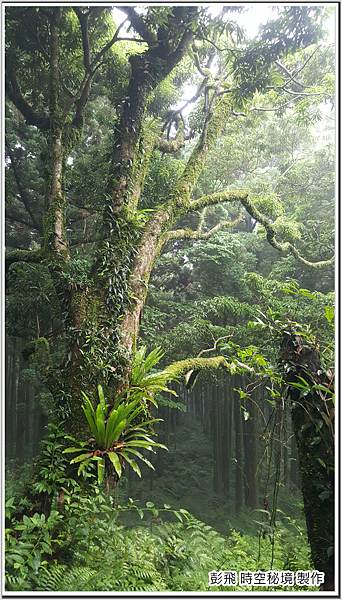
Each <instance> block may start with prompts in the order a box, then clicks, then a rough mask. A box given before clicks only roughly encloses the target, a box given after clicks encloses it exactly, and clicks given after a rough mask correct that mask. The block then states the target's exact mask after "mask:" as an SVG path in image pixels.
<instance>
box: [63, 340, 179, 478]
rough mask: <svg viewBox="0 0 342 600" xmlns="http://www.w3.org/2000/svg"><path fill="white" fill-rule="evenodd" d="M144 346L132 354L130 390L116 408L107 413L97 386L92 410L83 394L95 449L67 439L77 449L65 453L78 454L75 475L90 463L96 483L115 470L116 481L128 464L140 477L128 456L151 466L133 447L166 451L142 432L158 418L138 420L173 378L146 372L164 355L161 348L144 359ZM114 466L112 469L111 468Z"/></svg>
mask: <svg viewBox="0 0 342 600" xmlns="http://www.w3.org/2000/svg"><path fill="white" fill-rule="evenodd" d="M145 354H146V347H144V346H142V347H141V349H140V350H138V351H137V352H136V354H135V357H134V361H133V364H132V369H131V381H130V387H129V388H128V389H125V390H123V391H122V392H121V393H120V394H119V395H118V396H117V398H116V399H115V407H114V408H112V409H111V410H110V412H109V405H108V404H106V403H105V398H104V393H103V389H102V387H101V386H100V385H98V395H99V404H98V405H97V408H96V411H95V410H94V408H93V406H92V404H91V402H90V400H89V398H88V397H87V396H86V394H84V392H83V396H84V401H85V406H83V407H82V408H83V410H84V413H85V416H86V418H87V421H88V423H89V426H90V429H91V432H92V435H93V436H94V439H92V440H89V442H90V441H91V442H94V444H95V447H93V445H90V444H89V442H79V441H77V440H75V439H74V438H71V437H70V436H67V437H68V439H71V440H72V441H74V442H75V443H78V446H79V447H71V448H67V449H66V450H64V452H81V453H82V454H79V455H78V456H77V457H75V458H74V459H72V461H71V464H72V463H80V466H79V468H78V473H79V474H80V473H81V472H82V471H84V470H85V468H86V467H88V465H89V464H90V463H91V462H92V461H96V462H97V474H98V482H99V484H100V483H101V482H102V481H103V478H104V475H105V474H106V475H107V477H109V475H110V473H111V472H112V469H113V467H114V474H115V475H116V476H117V478H120V477H121V474H122V465H123V462H124V461H127V462H128V463H129V464H130V465H131V467H132V469H133V470H134V471H135V472H136V473H137V474H138V475H139V477H141V472H140V469H139V467H138V465H137V464H136V462H135V460H134V458H132V457H131V456H128V454H133V455H134V456H137V457H138V458H140V460H142V461H143V462H145V463H146V464H147V465H148V466H149V467H151V468H152V469H153V468H154V467H153V465H152V464H151V463H150V462H149V461H148V460H147V459H146V458H144V457H143V456H142V454H141V453H140V452H139V451H138V450H137V449H136V448H144V449H145V450H149V451H151V452H152V451H153V448H152V447H158V448H165V449H167V448H166V447H165V446H164V445H162V444H157V443H156V442H154V441H153V440H152V439H151V438H150V437H148V435H146V433H147V431H146V429H144V427H145V426H147V425H148V426H150V425H152V423H155V422H157V421H158V420H160V419H149V418H148V419H147V420H146V419H144V418H143V419H142V420H141V419H140V418H139V417H140V415H143V416H145V415H146V408H147V414H148V410H149V407H148V404H147V403H148V402H154V403H155V404H156V402H155V400H154V399H153V396H154V394H155V393H157V392H162V391H167V392H171V393H173V394H175V395H176V393H175V392H173V391H172V390H169V389H168V388H167V386H166V382H167V381H168V380H169V379H172V376H171V375H170V373H169V372H168V371H167V370H166V371H162V372H159V373H150V374H148V372H149V371H150V370H151V369H152V368H153V367H154V365H156V363H157V362H159V360H160V358H161V357H162V355H163V353H162V352H161V350H160V348H156V349H155V350H153V351H152V352H151V353H150V354H149V355H148V356H147V357H146V358H145ZM111 464H112V465H113V467H112V466H111Z"/></svg>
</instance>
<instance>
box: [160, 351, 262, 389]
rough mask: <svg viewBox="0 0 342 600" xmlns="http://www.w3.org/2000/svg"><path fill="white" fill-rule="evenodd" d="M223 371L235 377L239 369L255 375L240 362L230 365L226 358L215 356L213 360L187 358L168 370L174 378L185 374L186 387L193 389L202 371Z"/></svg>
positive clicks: (172, 365) (170, 366) (173, 364)
mask: <svg viewBox="0 0 342 600" xmlns="http://www.w3.org/2000/svg"><path fill="white" fill-rule="evenodd" d="M215 369H223V370H224V371H225V372H226V373H228V374H229V375H234V373H236V372H237V371H238V369H244V370H247V371H248V372H249V373H251V374H253V373H254V370H253V369H251V368H250V367H248V366H247V365H245V364H243V363H240V362H235V363H234V362H233V363H229V362H227V360H226V359H225V358H224V356H213V357H211V358H187V359H185V360H179V361H177V362H175V363H172V364H171V365H169V366H168V367H167V369H166V371H168V372H169V373H170V375H171V376H172V377H179V376H181V375H184V374H185V382H186V387H187V388H188V389H191V388H192V387H193V386H194V384H195V381H196V379H197V376H198V375H199V373H200V372H201V371H212V370H215Z"/></svg>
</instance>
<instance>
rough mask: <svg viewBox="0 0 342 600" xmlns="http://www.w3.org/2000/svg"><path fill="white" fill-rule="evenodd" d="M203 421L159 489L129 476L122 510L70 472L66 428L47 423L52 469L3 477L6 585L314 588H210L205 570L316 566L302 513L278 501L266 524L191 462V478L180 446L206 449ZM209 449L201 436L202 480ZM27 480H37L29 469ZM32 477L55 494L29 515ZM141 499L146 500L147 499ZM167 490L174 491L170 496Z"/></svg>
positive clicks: (186, 433) (188, 429)
mask: <svg viewBox="0 0 342 600" xmlns="http://www.w3.org/2000/svg"><path fill="white" fill-rule="evenodd" d="M197 425H199V424H198V423H197V424H196V422H191V423H190V422H189V420H188V419H185V424H183V426H182V427H181V428H180V429H179V432H178V435H180V436H181V439H183V440H186V442H185V441H183V448H182V444H181V443H180V442H178V446H177V451H173V452H172V459H171V460H170V461H169V464H168V463H167V462H165V471H164V474H163V477H161V478H159V482H158V486H157V485H156V486H155V487H156V489H157V491H156V492H153V490H152V491H150V492H149V491H148V490H147V489H144V493H143V494H142V493H141V489H140V490H139V488H138V487H137V486H134V484H132V483H131V484H129V482H128V479H125V478H123V480H122V482H121V483H120V487H119V494H118V496H119V497H118V501H119V505H118V507H117V508H113V506H115V502H116V499H115V497H114V496H113V495H112V494H110V495H109V497H108V498H107V497H106V490H105V485H104V484H101V486H99V485H98V484H97V483H96V484H95V483H93V482H92V483H89V482H90V481H91V480H92V478H91V477H88V478H86V479H85V480H84V485H83V487H82V485H80V484H79V483H76V481H75V480H74V479H73V478H72V477H70V476H67V475H66V471H65V465H66V459H65V455H63V453H62V450H63V447H64V443H65V442H64V440H63V434H62V433H61V431H60V430H59V429H58V428H56V427H54V426H53V427H50V434H49V436H50V437H49V436H47V437H46V438H45V441H44V442H43V445H44V448H45V450H44V452H45V456H46V463H47V464H52V463H53V464H54V468H53V469H50V470H49V472H47V469H45V471H44V465H42V467H40V471H39V475H38V477H37V478H36V481H35V482H34V483H33V484H32V483H31V484H26V485H23V483H22V482H23V481H24V480H25V477H24V476H23V473H20V474H18V475H19V477H18V479H16V478H15V477H12V478H10V477H8V478H7V489H6V498H7V502H6V530H5V534H6V555H5V557H6V590H8V591H33V590H34V591H66V590H67V591H149V592H158V591H174V592H176V591H213V592H214V591H235V590H236V591H244V590H245V591H246V590H249V591H252V590H253V589H254V590H257V591H262V590H265V591H274V590H278V591H284V590H287V591H291V590H295V589H297V590H301V591H317V590H318V589H319V588H317V587H315V586H296V585H294V586H280V585H277V586H267V587H266V586H265V587H264V586H258V587H256V586H255V587H254V588H253V586H238V585H236V586H234V585H231V586H229V587H227V586H223V585H221V586H214V585H210V586H209V575H208V574H209V572H212V571H236V572H237V573H239V572H240V571H248V570H249V571H252V572H256V571H263V572H266V571H270V570H272V571H279V572H280V571H287V570H289V571H293V572H294V573H295V572H296V571H298V570H301V571H310V570H312V565H311V563H310V547H309V544H308V541H307V536H306V529H305V521H304V518H303V517H302V516H301V515H300V514H299V517H298V518H294V517H293V516H289V515H287V514H286V513H285V512H284V511H283V510H281V509H278V512H277V515H278V516H277V519H276V522H275V527H274V529H273V530H272V531H267V528H266V527H265V526H264V527H263V526H262V516H260V515H261V513H262V511H261V512H259V513H258V512H257V511H252V510H249V509H244V508H242V509H241V511H240V513H239V514H238V515H234V513H233V510H232V507H231V505H230V504H229V502H228V503H220V504H218V503H216V502H215V498H214V497H213V498H212V497H211V496H210V494H211V495H212V492H210V491H209V490H207V491H206V489H205V486H204V485H203V488H202V490H200V489H199V488H200V485H199V481H201V479H200V478H199V474H198V472H197V470H195V471H194V470H193V469H192V473H193V477H190V476H189V472H185V470H186V469H188V470H189V469H190V468H191V461H189V460H185V456H186V455H185V454H184V456H183V452H184V444H187V445H189V444H191V445H193V451H194V452H197V451H200V446H201V440H200V438H199V436H198V434H199V431H198V428H197ZM196 440H197V445H196ZM207 450H208V448H206V445H205V444H204V445H203V448H202V452H203V454H206V456H207V464H206V463H205V462H203V463H202V465H203V475H204V477H205V478H206V477H207V475H208V473H207V471H209V470H210V459H209V458H208V452H207ZM52 456H53V461H51V457H52ZM197 464H198V463H197ZM186 465H187V466H186ZM45 467H46V465H45ZM175 471H176V472H178V481H179V485H178V488H177V487H176V483H177V481H176V479H177V477H175ZM12 473H13V471H12ZM28 474H29V475H30V473H29V472H28ZM89 475H90V473H89ZM62 479H63V481H61V480H62ZM29 480H31V481H32V478H30V477H26V481H29ZM87 480H88V481H87ZM19 481H20V482H21V483H20V484H19V483H18V482H19ZM172 482H173V483H174V485H173V487H172ZM184 482H186V493H185V491H184V489H182V486H183V488H184ZM30 485H34V486H35V487H36V489H38V488H39V489H40V490H41V492H42V493H43V491H44V490H46V491H47V490H48V487H49V486H50V488H49V490H50V492H51V491H53V492H54V496H53V501H52V504H51V506H50V508H49V510H48V512H47V513H46V514H44V512H43V513H42V512H40V514H39V513H38V512H33V514H32V506H31V505H30V500H29V492H30ZM59 486H60V489H59V491H57V489H58V487H59ZM145 487H147V485H146V486H145ZM177 489H178V491H177ZM168 490H169V491H168ZM130 491H136V492H137V495H138V496H141V500H139V499H134V500H133V498H129V497H128V494H129V493H130ZM25 494H26V495H25ZM61 494H62V497H61ZM209 496H210V498H209ZM145 497H147V498H148V497H149V498H150V499H149V500H147V501H145ZM162 498H163V500H162ZM165 498H170V504H168V503H166V502H165ZM191 498H193V501H192V502H191ZM194 499H195V500H194ZM152 500H154V502H152ZM181 505H183V506H187V507H188V508H190V510H191V512H193V513H195V515H196V516H194V515H193V514H191V513H190V512H188V510H187V509H185V508H182V507H181ZM285 505H286V499H285V502H283V503H282V502H280V504H279V506H282V507H283V508H284V507H285ZM297 508H298V507H297ZM30 509H31V510H30ZM19 513H21V514H19ZM297 515H298V510H297ZM258 521H259V523H258Z"/></svg>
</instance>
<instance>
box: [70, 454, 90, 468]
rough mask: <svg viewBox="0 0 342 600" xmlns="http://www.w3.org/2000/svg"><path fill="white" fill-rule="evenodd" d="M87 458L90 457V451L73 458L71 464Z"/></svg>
mask: <svg viewBox="0 0 342 600" xmlns="http://www.w3.org/2000/svg"><path fill="white" fill-rule="evenodd" d="M86 458H89V453H88V454H79V456H76V457H75V458H73V459H72V461H70V464H71V465H72V464H74V463H78V462H80V461H81V460H84V459H86Z"/></svg>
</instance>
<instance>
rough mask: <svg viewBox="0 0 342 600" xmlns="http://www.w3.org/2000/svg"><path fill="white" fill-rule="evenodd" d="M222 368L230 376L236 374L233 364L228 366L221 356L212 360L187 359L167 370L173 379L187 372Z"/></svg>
mask: <svg viewBox="0 0 342 600" xmlns="http://www.w3.org/2000/svg"><path fill="white" fill-rule="evenodd" d="M219 368H223V369H224V370H225V371H227V372H228V373H229V374H230V375H233V374H234V373H235V372H236V367H235V365H234V364H230V363H228V362H227V361H226V359H225V358H224V357H223V356H214V357H212V358H188V359H186V360H180V361H178V362H175V363H173V364H172V365H170V366H168V367H167V370H168V371H169V372H170V373H171V374H172V375H173V376H175V377H178V376H180V375H183V374H184V373H187V372H189V371H202V370H209V371H211V370H212V369H219Z"/></svg>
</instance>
